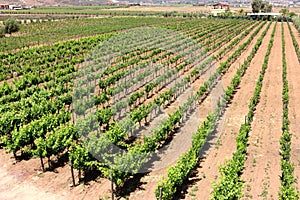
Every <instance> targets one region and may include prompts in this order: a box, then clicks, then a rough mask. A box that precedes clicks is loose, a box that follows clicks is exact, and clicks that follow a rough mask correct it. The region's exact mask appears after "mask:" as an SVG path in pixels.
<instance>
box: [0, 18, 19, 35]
mask: <svg viewBox="0 0 300 200" xmlns="http://www.w3.org/2000/svg"><path fill="white" fill-rule="evenodd" d="M19 30H20V24H19V22H18V21H17V20H16V19H13V18H10V19H7V20H6V21H5V22H4V32H5V33H8V34H12V33H14V32H17V31H19Z"/></svg>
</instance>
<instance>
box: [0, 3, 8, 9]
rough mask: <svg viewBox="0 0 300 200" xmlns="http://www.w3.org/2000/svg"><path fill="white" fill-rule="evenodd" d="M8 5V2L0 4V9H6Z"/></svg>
mask: <svg viewBox="0 0 300 200" xmlns="http://www.w3.org/2000/svg"><path fill="white" fill-rule="evenodd" d="M8 9H9V5H8V4H0V10H8Z"/></svg>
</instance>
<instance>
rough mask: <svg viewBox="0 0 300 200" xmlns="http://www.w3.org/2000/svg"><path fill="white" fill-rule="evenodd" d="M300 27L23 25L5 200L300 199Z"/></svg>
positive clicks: (3, 130) (8, 47) (99, 21)
mask: <svg viewBox="0 0 300 200" xmlns="http://www.w3.org/2000/svg"><path fill="white" fill-rule="evenodd" d="M49 9H50V11H51V7H50V8H49ZM39 12H49V10H48V11H47V9H46V10H42V11H39ZM61 12H65V10H63V9H62V11H61ZM78 12H82V11H78ZM95 12H96V11H95ZM106 12H109V9H108V10H107V11H106ZM149 15H150V14H149ZM297 20H298V19H294V23H295V24H294V23H293V22H281V21H278V22H277V21H255V20H245V19H220V18H215V19H209V18H197V17H195V16H193V17H186V18H180V17H168V18H163V17H159V16H156V17H149V16H148V17H145V16H143V17H128V16H127V17H113V18H108V17H103V18H65V19H60V20H55V21H46V22H36V23H29V24H23V25H22V26H21V30H20V32H18V33H17V34H15V35H14V34H12V35H10V36H8V37H4V38H0V44H1V46H0V51H1V53H0V60H1V67H0V102H1V104H0V112H1V116H0V147H1V149H0V153H1V157H0V160H1V164H0V172H1V179H2V180H0V186H1V187H0V199H2V197H3V199H113V198H114V199H133V200H138V199H164V200H169V199H299V191H300V184H299V183H300V182H299V180H298V179H299V178H300V164H299V158H300V157H299V156H300V152H299V148H298V146H299V144H300V142H299V140H298V139H299V137H300V136H299V133H300V126H299V124H300V110H299V109H298V107H299V106H300V105H299V104H300V100H299V98H300V85H299V81H298V80H299V79H298V72H299V73H300V64H299V62H300V54H299V52H300V51H299V44H300V36H299V32H298V30H299V26H298V24H297V23H298V21H297ZM297 29H298V30H297Z"/></svg>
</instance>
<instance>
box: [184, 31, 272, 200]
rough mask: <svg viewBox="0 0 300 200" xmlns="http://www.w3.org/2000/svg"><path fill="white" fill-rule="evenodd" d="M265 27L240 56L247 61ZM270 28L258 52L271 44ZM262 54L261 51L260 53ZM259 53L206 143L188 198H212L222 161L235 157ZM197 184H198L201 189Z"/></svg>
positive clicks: (232, 71) (233, 69)
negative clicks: (213, 133)
mask: <svg viewBox="0 0 300 200" xmlns="http://www.w3.org/2000/svg"><path fill="white" fill-rule="evenodd" d="M265 28H266V26H265V27H264V28H262V29H261V31H260V32H259V33H258V35H257V36H256V37H255V38H254V39H253V42H252V43H251V46H249V47H248V48H247V50H246V51H245V52H244V53H243V54H242V56H241V57H240V59H239V60H241V61H243V60H244V59H245V58H246V57H248V55H249V54H250V52H251V51H252V48H253V46H254V44H255V43H256V41H257V39H258V37H259V36H260V35H261V33H262V32H263V30H264V29H265ZM270 34H271V32H270V30H269V32H268V34H267V36H266V38H265V40H264V42H263V44H262V47H261V48H260V49H259V52H258V53H262V52H263V51H264V48H265V47H266V46H267V41H268V40H269V38H270ZM257 55H259V54H257ZM259 59H260V58H259V56H256V57H255V58H254V59H253V61H252V63H251V64H250V66H249V69H248V70H247V71H246V74H245V75H244V77H243V78H242V81H241V84H240V88H241V89H238V90H237V93H236V94H235V96H234V98H233V99H232V103H231V104H230V105H229V107H228V108H227V109H226V112H225V115H224V116H223V118H222V119H221V121H222V122H221V123H220V124H219V126H218V129H217V132H218V136H216V137H215V138H214V139H213V140H210V141H209V142H208V143H207V144H206V147H204V149H203V154H202V156H203V160H201V163H200V167H198V168H197V170H196V175H195V176H194V177H193V178H191V179H190V180H189V181H190V182H191V183H193V184H191V186H190V187H189V189H188V194H187V195H186V199H209V197H210V193H211V190H212V184H211V183H212V182H215V181H216V180H217V177H218V174H219V171H218V165H220V164H223V163H224V161H225V160H226V159H228V158H231V156H232V153H233V152H234V151H235V137H236V135H237V133H238V130H239V127H240V125H241V123H243V121H244V116H245V115H246V114H247V112H248V102H249V99H250V97H251V96H252V93H253V91H254V88H255V80H256V78H257V77H258V76H259V65H257V60H259ZM241 61H238V62H235V63H234V64H233V65H232V66H231V67H230V70H229V71H228V73H226V74H225V76H224V79H223V84H224V87H227V86H228V85H229V84H230V80H231V79H232V77H233V75H234V74H235V72H236V70H237V68H238V67H239V66H240V64H242V63H241ZM195 188H198V191H193V190H196V189H195Z"/></svg>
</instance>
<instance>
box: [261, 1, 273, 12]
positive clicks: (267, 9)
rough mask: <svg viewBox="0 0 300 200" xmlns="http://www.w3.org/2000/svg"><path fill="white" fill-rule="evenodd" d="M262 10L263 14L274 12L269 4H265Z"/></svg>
mask: <svg viewBox="0 0 300 200" xmlns="http://www.w3.org/2000/svg"><path fill="white" fill-rule="evenodd" d="M260 9H261V12H263V13H268V12H272V5H271V4H269V2H263V3H262V5H261V8H260Z"/></svg>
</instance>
